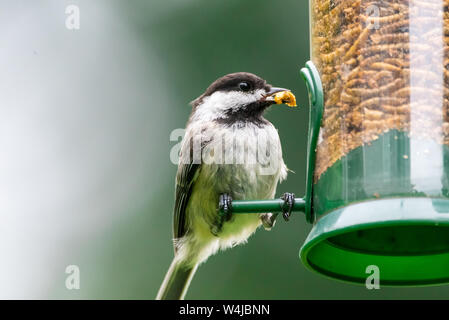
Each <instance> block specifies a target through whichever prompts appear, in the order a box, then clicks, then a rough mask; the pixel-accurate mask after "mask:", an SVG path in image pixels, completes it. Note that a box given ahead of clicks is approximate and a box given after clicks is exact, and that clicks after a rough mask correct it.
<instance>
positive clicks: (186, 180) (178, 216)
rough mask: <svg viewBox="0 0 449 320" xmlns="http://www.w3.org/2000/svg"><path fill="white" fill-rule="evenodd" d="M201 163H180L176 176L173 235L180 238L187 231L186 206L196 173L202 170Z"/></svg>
mask: <svg viewBox="0 0 449 320" xmlns="http://www.w3.org/2000/svg"><path fill="white" fill-rule="evenodd" d="M200 167H201V165H200V164H193V163H190V164H180V165H179V167H178V174H177V178H176V199H175V209H174V215H173V235H174V238H175V239H177V238H180V237H182V236H184V235H185V233H186V225H185V223H186V208H187V205H188V203H189V200H190V195H191V193H192V189H193V185H194V182H195V181H194V180H195V175H196V173H197V172H198V171H199V170H200Z"/></svg>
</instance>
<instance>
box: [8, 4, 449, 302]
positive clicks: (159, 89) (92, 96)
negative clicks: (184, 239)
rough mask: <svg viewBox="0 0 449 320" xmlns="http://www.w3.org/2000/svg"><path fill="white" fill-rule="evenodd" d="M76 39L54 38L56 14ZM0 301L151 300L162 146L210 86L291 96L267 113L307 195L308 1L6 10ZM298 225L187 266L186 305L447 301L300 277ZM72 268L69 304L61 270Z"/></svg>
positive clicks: (164, 222) (160, 264) (163, 232)
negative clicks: (248, 84) (259, 84)
mask: <svg viewBox="0 0 449 320" xmlns="http://www.w3.org/2000/svg"><path fill="white" fill-rule="evenodd" d="M69 4H74V5H77V6H78V7H79V9H80V23H81V24H80V29H79V30H76V31H75V30H68V29H67V28H66V27H65V20H66V17H67V15H66V14H65V9H66V6H67V5H69ZM0 6H1V10H0V21H1V22H0V23H1V28H0V34H1V37H0V38H1V39H2V43H3V45H2V50H1V51H0V57H1V59H0V66H1V70H2V72H1V76H0V90H1V96H0V97H1V106H0V152H1V153H2V157H0V219H1V223H0V252H1V254H2V263H0V298H25V299H28V298H44V299H45V298H61V299H78V298H86V299H93V298H102V299H132V298H134V299H153V298H154V297H155V295H156V292H157V290H158V287H159V285H160V283H161V281H162V279H163V277H164V275H165V272H166V270H167V268H168V266H169V264H170V261H171V259H172V256H173V250H172V245H171V220H172V207H173V199H174V177H175V172H176V166H175V165H173V164H172V163H171V162H170V159H169V153H170V149H171V148H172V147H173V146H174V144H175V142H171V141H170V139H169V136H170V133H171V132H172V130H174V129H176V128H183V127H184V125H185V122H186V120H187V117H188V115H189V113H190V107H189V105H188V102H189V101H191V100H193V99H194V98H196V97H197V96H198V95H200V94H201V93H202V92H203V91H204V89H205V88H206V87H207V86H208V85H209V84H210V83H211V82H212V81H213V80H215V79H216V78H218V77H220V76H222V75H224V74H226V73H230V72H236V71H249V72H253V73H256V74H258V75H260V76H261V77H263V78H265V79H267V80H268V81H269V82H270V83H272V84H273V85H276V86H282V87H287V88H290V89H291V90H292V91H293V92H294V93H295V94H296V96H297V99H298V105H299V106H300V108H298V109H295V110H293V109H288V108H287V107H273V108H272V109H271V110H270V111H269V112H268V114H267V118H268V119H269V120H271V121H272V122H273V123H274V124H275V126H276V127H277V128H278V129H279V133H280V136H281V140H282V142H283V150H284V157H285V160H286V163H287V165H288V166H289V168H290V169H291V170H293V171H294V172H295V173H290V175H289V178H288V181H286V182H284V183H283V184H282V185H280V187H279V188H278V194H279V195H281V194H282V193H283V192H285V191H293V192H295V193H296V194H297V195H298V196H299V195H302V194H303V192H304V176H305V156H306V155H305V146H306V132H307V127H306V124H307V108H306V106H307V96H306V90H305V85H304V84H303V82H302V80H301V78H300V76H299V69H300V67H302V66H303V65H304V63H305V62H306V61H307V60H308V58H309V44H308V41H309V40H308V36H309V32H308V7H307V2H306V1H304V0H296V1H294V0H282V1H274V0H263V1H262V0H257V1H256V0H252V1H250V0H245V1H242V0H227V1H223V0H222V1H218V0H208V1H206V0H172V1H154V0H153V1H151V0H150V1H148V0H146V1H144V0H139V1H137V0H135V1H125V0H122V1H119V0H96V1H88V0H73V1H57V0H52V1H50V0H41V1H32V0H28V1H19V0H14V1H13V0H9V1H3V2H2V3H1V4H0ZM309 230H310V226H309V225H307V224H306V222H305V219H304V217H303V216H302V215H296V216H294V217H292V219H291V221H290V222H289V223H285V222H284V221H283V220H282V219H280V220H279V221H278V223H277V225H276V227H275V228H274V229H273V230H272V231H271V232H265V231H264V230H259V231H258V232H257V233H256V234H255V235H254V236H253V237H251V238H250V239H249V242H248V244H247V245H245V246H240V247H236V248H234V249H232V250H228V251H225V252H221V253H219V254H218V255H216V256H213V257H211V258H210V259H209V260H208V261H207V263H206V264H204V265H202V266H201V267H200V268H199V271H198V273H197V274H196V276H195V278H194V280H193V283H192V285H191V288H190V291H189V293H188V295H187V298H190V299H321V298H326V299H347V298H356V299H357V298H359V299H379V298H432V299H436V298H447V297H449V287H447V286H442V287H431V288H402V289H398V288H384V287H382V288H381V289H380V290H372V291H369V290H367V289H366V288H365V287H361V286H354V285H349V284H345V283H340V282H337V281H333V280H329V279H326V278H323V277H322V276H319V275H317V274H314V273H311V272H310V271H308V270H306V269H305V268H304V266H303V265H302V264H301V263H300V261H299V259H298V250H299V248H300V246H301V245H302V243H303V241H304V240H305V238H306V236H307V233H308V231H309ZM68 265H78V266H79V268H80V272H81V279H80V280H81V281H80V284H81V288H80V290H67V289H66V287H65V280H66V277H67V276H68V275H67V274H66V273H65V268H66V266H68Z"/></svg>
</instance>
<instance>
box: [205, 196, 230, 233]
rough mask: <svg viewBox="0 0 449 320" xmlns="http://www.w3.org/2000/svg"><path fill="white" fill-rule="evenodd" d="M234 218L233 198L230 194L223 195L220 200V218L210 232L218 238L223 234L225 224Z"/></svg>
mask: <svg viewBox="0 0 449 320" xmlns="http://www.w3.org/2000/svg"><path fill="white" fill-rule="evenodd" d="M231 217H232V198H231V196H230V195H229V194H227V193H223V194H221V195H220V198H219V200H218V218H217V220H216V221H215V223H214V224H213V225H212V226H211V229H210V231H211V232H212V234H213V235H214V236H216V237H218V234H219V233H220V232H221V228H222V227H223V223H224V222H225V221H229V220H230V219H231Z"/></svg>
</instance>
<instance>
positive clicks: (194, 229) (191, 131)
mask: <svg viewBox="0 0 449 320" xmlns="http://www.w3.org/2000/svg"><path fill="white" fill-rule="evenodd" d="M285 93H287V96H289V97H293V100H294V96H293V95H292V94H291V93H290V90H288V89H283V88H275V87H272V86H271V85H269V84H267V83H266V81H265V80H263V79H261V78H259V77H258V76H256V75H254V74H251V73H246V72H238V73H232V74H228V75H226V76H224V77H221V78H219V79H218V80H216V81H214V82H213V83H212V84H211V85H210V86H209V87H208V88H207V90H206V91H205V92H204V93H203V94H202V95H201V96H199V97H198V98H197V99H195V100H194V101H193V102H191V105H192V107H193V109H192V113H191V115H190V118H189V121H188V123H187V127H186V132H185V136H184V138H183V140H182V142H181V149H180V153H179V155H180V158H179V164H178V172H177V175H176V200H175V208H174V219H173V233H174V249H175V256H174V259H173V262H172V264H171V266H170V268H169V270H168V272H167V275H166V276H165V279H164V281H163V283H162V286H161V288H160V289H159V292H158V295H157V298H156V299H182V298H183V297H184V295H185V293H186V290H187V288H188V286H189V283H190V281H191V279H192V277H193V274H194V273H195V271H196V269H197V267H198V265H199V264H201V263H202V262H204V261H205V260H206V259H207V258H208V257H209V256H211V255H213V254H214V253H216V252H217V251H218V250H219V249H226V248H229V247H233V246H236V245H238V244H241V243H244V242H246V241H247V239H248V237H249V236H250V235H251V234H252V233H253V232H254V231H255V230H256V229H257V228H258V227H259V226H260V225H263V226H264V227H265V228H266V229H270V228H271V227H272V226H273V225H274V222H275V219H276V214H272V213H263V214H234V215H232V214H226V215H221V214H220V213H219V206H221V207H222V208H221V209H224V211H225V212H227V211H228V209H229V208H230V205H231V201H232V199H233V200H243V199H244V200H251V199H272V198H274V196H275V193H276V187H277V184H278V182H280V181H282V180H283V179H285V177H286V176H287V168H286V166H285V164H284V161H283V159H282V149H281V142H280V140H279V135H278V132H277V130H276V128H275V127H274V126H273V125H272V124H271V123H270V122H269V121H268V120H267V119H265V118H264V117H263V114H264V111H265V110H266V109H267V108H268V107H269V106H270V105H272V104H274V103H282V102H286V100H284V99H283V98H279V95H282V94H285ZM287 100H288V99H287ZM286 103H287V102H286ZM289 105H292V106H293V103H292V101H289Z"/></svg>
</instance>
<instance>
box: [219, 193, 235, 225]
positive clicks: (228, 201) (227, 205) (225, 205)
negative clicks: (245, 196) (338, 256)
mask: <svg viewBox="0 0 449 320" xmlns="http://www.w3.org/2000/svg"><path fill="white" fill-rule="evenodd" d="M218 208H219V210H220V213H221V214H222V215H223V216H224V218H225V220H226V221H228V220H229V219H231V215H232V198H231V196H230V195H229V194H227V193H223V194H221V195H220V199H219V201H218Z"/></svg>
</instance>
